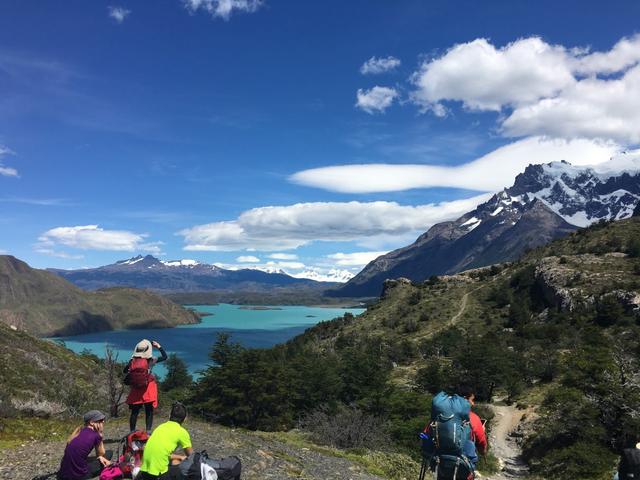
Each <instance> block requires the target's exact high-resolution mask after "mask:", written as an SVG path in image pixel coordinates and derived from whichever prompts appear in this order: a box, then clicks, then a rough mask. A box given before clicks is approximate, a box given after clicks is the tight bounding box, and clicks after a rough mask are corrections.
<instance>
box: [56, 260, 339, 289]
mask: <svg viewBox="0 0 640 480" xmlns="http://www.w3.org/2000/svg"><path fill="white" fill-rule="evenodd" d="M49 271H50V272H53V273H55V274H57V275H59V276H61V277H62V278H65V279H66V280H68V281H70V282H71V283H73V284H74V285H77V286H79V287H81V288H83V289H85V290H95V289H98V288H105V287H114V286H129V287H136V288H144V289H149V290H153V291H156V292H162V293H178V292H183V293H184V292H203V291H211V290H233V291H236V292H238V291H253V292H259V291H264V290H268V289H272V288H274V287H302V288H307V287H317V288H318V289H324V288H328V287H332V286H335V283H330V282H322V283H319V282H318V281H317V280H313V279H309V278H296V277H293V276H291V275H289V274H287V273H285V272H284V271H282V270H276V269H273V270H269V271H263V270H258V269H250V268H245V269H240V270H228V269H224V268H220V267H218V266H216V265H210V264H207V263H200V262H197V261H195V260H172V261H165V260H159V259H157V258H156V257H154V256H152V255H147V256H144V257H143V256H141V255H138V256H136V257H133V258H130V259H128V260H121V261H119V262H116V263H114V264H111V265H105V266H103V267H97V268H87V269H81V270H58V269H49ZM338 273H339V271H338ZM322 278H323V279H324V278H326V277H322ZM337 278H339V277H337ZM318 279H320V277H318ZM343 281H346V280H343Z"/></svg>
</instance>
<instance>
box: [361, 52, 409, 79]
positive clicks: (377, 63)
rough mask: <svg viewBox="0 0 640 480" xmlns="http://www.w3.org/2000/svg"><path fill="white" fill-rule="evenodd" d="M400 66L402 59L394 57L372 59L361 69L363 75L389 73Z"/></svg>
mask: <svg viewBox="0 0 640 480" xmlns="http://www.w3.org/2000/svg"><path fill="white" fill-rule="evenodd" d="M399 66H400V59H398V58H396V57H392V56H391V55H389V56H388V57H371V58H370V59H369V60H367V61H366V62H364V63H363V64H362V66H361V67H360V73H362V74H363V75H368V74H378V73H384V72H389V71H391V70H393V69H395V68H397V67H399Z"/></svg>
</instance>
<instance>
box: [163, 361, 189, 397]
mask: <svg viewBox="0 0 640 480" xmlns="http://www.w3.org/2000/svg"><path fill="white" fill-rule="evenodd" d="M165 365H166V366H167V376H166V377H165V378H164V381H163V382H162V389H163V390H165V391H169V390H174V389H176V388H188V387H190V386H191V385H192V383H193V379H192V378H191V375H190V374H189V371H188V370H187V364H186V363H185V362H184V360H182V359H181V358H180V357H178V355H176V354H175V353H172V354H170V355H169V358H167V362H166V364H165Z"/></svg>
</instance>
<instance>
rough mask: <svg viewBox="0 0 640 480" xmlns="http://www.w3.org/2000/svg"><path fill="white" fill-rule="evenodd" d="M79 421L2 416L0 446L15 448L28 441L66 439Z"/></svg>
mask: <svg viewBox="0 0 640 480" xmlns="http://www.w3.org/2000/svg"><path fill="white" fill-rule="evenodd" d="M78 425H79V423H78V421H77V420H76V421H74V420H71V419H63V420H57V419H45V418H0V448H1V449H5V448H15V447H18V446H20V445H22V444H24V443H27V442H33V441H48V440H63V441H64V440H66V438H67V437H68V436H69V435H70V434H71V432H72V431H73V429H74V428H76V427H77V426H78Z"/></svg>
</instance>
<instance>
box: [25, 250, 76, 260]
mask: <svg viewBox="0 0 640 480" xmlns="http://www.w3.org/2000/svg"><path fill="white" fill-rule="evenodd" d="M36 252H37V253H41V254H43V255H48V256H50V257H58V258H65V259H67V260H82V259H83V258H84V255H74V254H72V253H67V252H61V251H58V250H54V249H52V248H36Z"/></svg>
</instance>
